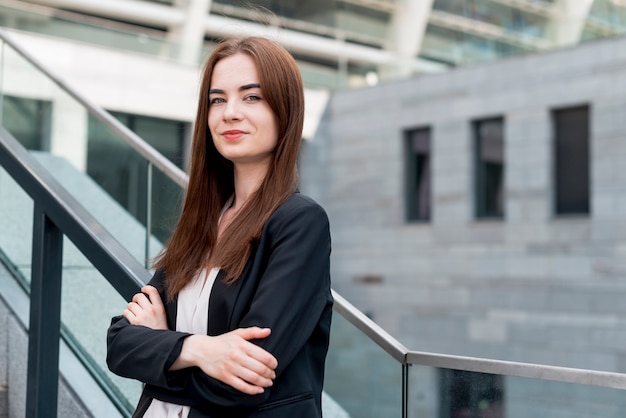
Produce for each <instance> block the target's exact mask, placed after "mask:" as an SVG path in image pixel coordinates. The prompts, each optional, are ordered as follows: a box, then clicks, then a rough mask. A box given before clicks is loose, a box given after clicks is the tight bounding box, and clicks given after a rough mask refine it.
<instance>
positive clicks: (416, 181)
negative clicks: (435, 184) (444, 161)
mask: <svg viewBox="0 0 626 418" xmlns="http://www.w3.org/2000/svg"><path fill="white" fill-rule="evenodd" d="M430 149H431V147H430V128H420V129H414V130H410V131H407V132H406V136H405V153H406V213H407V219H408V220H409V221H422V220H428V219H430V206H431V205H430V201H431V198H430V161H431V159H430Z"/></svg>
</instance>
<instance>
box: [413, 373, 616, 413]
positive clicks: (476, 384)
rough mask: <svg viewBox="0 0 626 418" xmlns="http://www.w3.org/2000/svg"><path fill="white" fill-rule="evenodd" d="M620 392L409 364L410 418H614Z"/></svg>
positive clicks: (587, 386) (595, 387)
mask: <svg viewBox="0 0 626 418" xmlns="http://www.w3.org/2000/svg"><path fill="white" fill-rule="evenodd" d="M624 408H626V397H624V391H622V390H618V389H611V388H603V387H597V386H590V385H578V384H571V383H561V382H551V381H546V380H539V379H528V378H521V377H513V376H499V375H493V374H486V373H476V372H467V371H461V370H452V369H441V368H434V367H427V366H419V365H413V366H411V367H410V368H409V417H411V418H417V417H419V418H525V417H542V418H564V417H567V418H618V417H621V416H623V411H624Z"/></svg>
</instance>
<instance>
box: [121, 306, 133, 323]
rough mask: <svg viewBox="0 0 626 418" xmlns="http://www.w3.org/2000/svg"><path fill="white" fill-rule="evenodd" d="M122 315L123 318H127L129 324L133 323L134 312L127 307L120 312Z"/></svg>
mask: <svg viewBox="0 0 626 418" xmlns="http://www.w3.org/2000/svg"><path fill="white" fill-rule="evenodd" d="M122 316H123V317H124V318H126V319H127V320H128V322H130V323H131V324H132V323H133V321H134V320H135V318H136V317H135V314H134V313H132V312H131V311H130V310H128V309H124V312H122Z"/></svg>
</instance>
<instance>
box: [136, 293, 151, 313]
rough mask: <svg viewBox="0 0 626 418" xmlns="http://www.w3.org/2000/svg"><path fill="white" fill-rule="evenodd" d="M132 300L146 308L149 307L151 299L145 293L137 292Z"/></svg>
mask: <svg viewBox="0 0 626 418" xmlns="http://www.w3.org/2000/svg"><path fill="white" fill-rule="evenodd" d="M132 301H133V302H134V303H136V304H137V305H139V306H141V307H142V308H144V309H147V308H148V307H149V305H150V301H149V300H148V298H147V297H146V295H144V294H143V293H135V295H134V296H133V300H132Z"/></svg>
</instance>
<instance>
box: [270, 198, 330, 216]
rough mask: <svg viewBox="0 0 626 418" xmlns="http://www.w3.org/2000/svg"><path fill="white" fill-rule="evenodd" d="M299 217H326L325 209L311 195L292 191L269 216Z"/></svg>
mask: <svg viewBox="0 0 626 418" xmlns="http://www.w3.org/2000/svg"><path fill="white" fill-rule="evenodd" d="M301 217H306V218H308V217H311V218H316V219H326V221H328V216H327V215H326V211H325V210H324V208H323V207H322V206H320V204H319V203H317V202H316V201H315V200H313V199H312V198H311V197H309V196H306V195H303V194H301V193H299V192H296V193H293V194H292V195H291V196H289V197H288V198H287V200H285V201H284V202H283V203H282V204H281V205H280V206H279V207H278V209H276V211H275V212H274V213H273V214H272V216H271V217H270V220H272V219H291V220H293V219H298V218H301Z"/></svg>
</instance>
